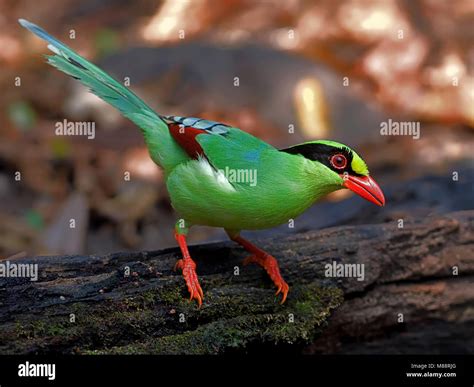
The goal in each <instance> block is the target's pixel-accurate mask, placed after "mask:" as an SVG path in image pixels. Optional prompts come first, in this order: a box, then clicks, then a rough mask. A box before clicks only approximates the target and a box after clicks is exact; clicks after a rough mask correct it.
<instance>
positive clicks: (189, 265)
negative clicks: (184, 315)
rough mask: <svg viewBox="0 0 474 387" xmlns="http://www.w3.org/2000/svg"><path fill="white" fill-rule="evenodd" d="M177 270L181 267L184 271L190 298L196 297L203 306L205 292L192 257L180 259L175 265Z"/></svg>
mask: <svg viewBox="0 0 474 387" xmlns="http://www.w3.org/2000/svg"><path fill="white" fill-rule="evenodd" d="M174 268H175V270H176V269H180V270H182V272H183V277H184V280H185V281H186V286H187V288H188V291H189V294H190V297H189V300H190V301H192V300H193V299H195V300H196V301H197V303H198V305H199V307H201V305H202V300H203V299H204V292H203V291H202V288H201V285H200V284H199V279H198V276H197V274H196V264H195V263H194V261H193V260H192V259H191V258H187V259H186V258H185V259H179V260H178V261H177V262H176V265H175V266H174Z"/></svg>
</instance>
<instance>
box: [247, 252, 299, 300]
mask: <svg viewBox="0 0 474 387" xmlns="http://www.w3.org/2000/svg"><path fill="white" fill-rule="evenodd" d="M250 263H256V264H258V265H260V266H262V267H263V268H264V269H265V270H266V272H267V273H268V275H269V276H270V278H271V279H272V281H273V283H274V284H275V286H276V287H277V291H276V293H275V296H278V295H279V294H280V293H281V294H282V299H281V304H283V303H284V302H285V301H286V297H287V296H288V291H289V290H290V287H289V286H288V284H287V283H286V281H285V280H284V279H283V277H282V276H281V274H280V268H279V267H278V262H277V260H276V259H275V258H274V257H272V256H271V255H268V254H266V255H265V256H263V257H260V256H257V255H255V254H253V255H250V256H248V257H247V258H245V259H244V261H243V264H244V265H245V266H246V265H248V264H250Z"/></svg>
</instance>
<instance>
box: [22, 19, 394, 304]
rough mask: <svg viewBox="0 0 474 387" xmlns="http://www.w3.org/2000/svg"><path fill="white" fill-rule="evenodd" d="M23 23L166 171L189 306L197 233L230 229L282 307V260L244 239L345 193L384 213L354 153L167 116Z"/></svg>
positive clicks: (196, 292) (195, 281)
mask: <svg viewBox="0 0 474 387" xmlns="http://www.w3.org/2000/svg"><path fill="white" fill-rule="evenodd" d="M18 21H19V23H20V24H21V25H22V26H23V27H25V28H26V29H28V30H29V31H31V32H33V33H34V34H36V35H37V36H38V37H40V38H42V39H43V40H45V41H46V42H47V43H48V45H47V47H48V48H49V50H51V51H52V53H53V54H52V55H46V58H47V59H46V60H47V63H49V64H50V65H52V66H54V67H56V68H57V69H58V70H60V71H62V72H64V73H66V74H67V75H69V76H71V77H73V78H75V79H76V80H78V81H79V82H81V83H82V84H83V85H85V86H86V87H88V88H89V90H90V91H91V92H92V93H93V94H95V95H96V96H98V97H100V98H101V99H103V100H104V101H106V102H108V103H109V104H110V105H112V106H113V107H115V108H116V109H118V110H119V111H120V112H121V113H122V114H123V115H124V116H125V117H126V118H128V119H129V120H131V121H132V122H133V123H134V124H136V125H137V126H138V127H139V128H140V130H141V132H142V134H143V137H144V140H145V143H146V146H147V148H148V152H149V155H150V157H151V159H152V160H153V161H154V162H155V163H156V164H157V165H158V166H159V167H161V169H162V170H163V171H164V179H165V182H166V187H167V190H168V192H169V196H170V201H171V204H172V206H173V208H174V210H175V211H176V213H177V214H178V216H179V219H178V221H177V222H176V225H175V227H174V237H175V239H176V241H177V243H178V245H179V248H180V250H181V254H182V258H180V259H178V260H177V262H176V265H175V270H177V269H179V270H181V272H182V276H183V278H184V282H185V284H186V287H187V290H188V292H189V299H190V300H191V301H193V300H194V301H196V302H197V303H198V307H201V306H202V303H203V300H204V292H203V290H202V287H201V284H200V281H199V278H198V275H197V271H196V269H197V266H196V263H195V261H194V260H193V259H192V257H191V255H190V253H189V250H188V244H187V235H188V232H189V229H190V228H191V227H192V226H195V225H205V226H211V227H219V228H224V230H225V231H226V233H227V235H228V236H229V238H230V239H231V240H232V241H234V242H236V243H238V244H239V245H241V246H242V247H243V248H244V249H245V250H246V251H248V253H249V254H250V255H249V256H248V257H247V258H245V260H244V262H243V263H244V264H245V265H246V264H251V263H253V264H257V265H259V266H261V267H262V268H263V269H264V270H265V271H266V272H267V273H268V276H269V277H270V279H271V280H272V281H273V283H274V285H275V286H276V289H277V290H276V296H278V295H280V296H281V303H282V304H283V303H284V302H285V301H286V299H287V295H288V291H289V285H288V283H287V282H286V281H285V280H284V278H283V276H282V275H281V271H280V268H279V265H278V261H277V260H276V258H275V257H274V256H273V255H271V254H269V253H267V252H266V251H264V250H262V249H260V248H259V247H257V246H256V245H254V244H253V243H252V242H250V241H249V240H247V239H245V238H243V237H242V236H241V231H242V230H260V229H267V228H271V227H275V226H278V225H280V224H283V223H286V222H288V221H289V220H290V219H295V218H296V217H297V216H299V215H300V214H302V213H303V212H304V211H305V210H306V209H308V208H309V207H310V206H312V205H313V204H314V203H315V202H317V201H318V200H320V199H321V198H323V197H324V196H325V195H327V194H329V193H331V192H333V191H337V190H339V189H349V190H351V191H353V192H354V193H356V194H357V195H359V196H360V197H362V198H364V199H366V200H368V201H370V202H372V203H374V204H376V205H378V206H383V205H385V197H384V194H383V192H382V189H381V188H380V186H379V185H378V184H377V183H376V181H375V180H374V179H373V178H372V177H371V175H370V174H369V170H368V167H367V164H366V163H365V162H364V160H363V159H362V158H361V157H360V156H359V155H358V154H357V153H356V152H355V151H354V150H353V149H351V148H350V147H348V146H347V145H344V144H342V143H339V142H336V141H330V140H313V141H307V142H304V143H301V144H296V145H293V146H290V147H287V148H284V149H277V148H276V147H274V146H272V145H270V144H269V143H267V142H265V141H263V140H261V139H259V138H257V137H255V136H253V135H251V134H249V133H247V132H245V131H243V130H240V129H239V128H236V127H233V126H231V125H227V124H225V123H221V122H214V121H211V120H206V119H201V118H195V117H182V116H172V115H161V114H158V113H156V112H155V111H154V110H152V109H151V108H150V107H149V106H148V105H147V104H146V103H145V102H144V101H143V100H142V99H141V98H139V97H138V96H137V95H136V94H135V93H133V92H132V91H131V90H130V89H129V88H127V87H126V86H124V85H123V84H122V83H120V82H118V81H117V80H115V79H113V78H112V77H111V76H110V75H108V74H107V73H105V72H104V71H103V70H101V69H100V68H99V67H97V66H95V65H94V64H92V63H91V62H89V61H88V60H86V59H85V58H83V57H82V56H80V55H79V54H77V53H76V52H75V51H73V50H72V49H71V48H69V47H68V46H66V45H65V44H64V43H62V42H61V41H59V40H58V39H56V38H55V37H53V36H52V35H50V34H49V33H47V32H46V31H45V30H43V29H42V28H40V27H38V26H37V25H35V24H33V23H31V22H29V21H27V20H25V19H19V20H18Z"/></svg>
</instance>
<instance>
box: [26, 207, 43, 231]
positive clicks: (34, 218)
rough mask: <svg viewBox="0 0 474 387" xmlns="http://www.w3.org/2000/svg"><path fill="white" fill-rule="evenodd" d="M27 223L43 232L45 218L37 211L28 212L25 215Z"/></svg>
mask: <svg viewBox="0 0 474 387" xmlns="http://www.w3.org/2000/svg"><path fill="white" fill-rule="evenodd" d="M25 218H26V222H27V223H28V225H29V226H31V227H33V228H34V229H35V230H41V229H42V228H43V227H44V219H43V216H42V215H41V214H40V213H39V212H38V211H35V210H32V209H30V210H28V211H27V212H26V214H25Z"/></svg>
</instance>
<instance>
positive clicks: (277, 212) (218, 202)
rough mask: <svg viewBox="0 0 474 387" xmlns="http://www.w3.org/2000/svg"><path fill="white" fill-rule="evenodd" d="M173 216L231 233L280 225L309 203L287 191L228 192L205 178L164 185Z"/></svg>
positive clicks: (240, 189)
mask: <svg viewBox="0 0 474 387" xmlns="http://www.w3.org/2000/svg"><path fill="white" fill-rule="evenodd" d="M167 186H168V191H169V193H170V198H171V203H172V205H173V208H174V209H175V210H176V212H177V213H178V214H179V216H181V217H182V218H183V219H185V220H186V221H187V222H189V223H191V224H200V225H206V226H213V227H224V228H228V229H235V230H241V229H242V230H258V229H265V228H270V227H274V226H277V225H280V224H282V223H286V222H288V221H289V220H290V219H294V218H295V217H297V216H298V215H300V214H301V213H302V212H303V211H305V210H306V209H307V208H308V207H309V206H310V205H311V204H312V203H313V200H310V199H309V198H305V197H302V195H301V194H300V193H299V192H294V190H292V189H291V187H289V188H286V189H283V188H281V187H279V188H278V189H277V188H275V187H267V188H266V189H265V187H262V185H260V186H255V187H250V186H246V187H237V188H236V189H235V190H232V189H229V187H225V186H222V185H219V184H215V181H213V180H209V181H207V180H206V176H201V177H200V178H199V179H196V178H195V176H193V179H184V178H183V177H182V178H180V179H178V178H177V176H171V177H170V178H169V179H168V181H167Z"/></svg>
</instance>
